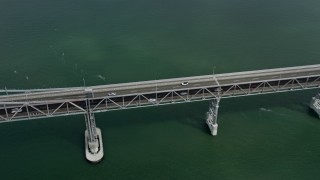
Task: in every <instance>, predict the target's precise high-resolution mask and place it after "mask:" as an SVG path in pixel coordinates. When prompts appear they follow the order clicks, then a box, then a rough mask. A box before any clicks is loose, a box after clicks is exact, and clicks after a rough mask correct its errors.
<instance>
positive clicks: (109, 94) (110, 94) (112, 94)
mask: <svg viewBox="0 0 320 180" xmlns="http://www.w3.org/2000/svg"><path fill="white" fill-rule="evenodd" d="M115 95H117V93H115V92H111V93H108V96H115Z"/></svg>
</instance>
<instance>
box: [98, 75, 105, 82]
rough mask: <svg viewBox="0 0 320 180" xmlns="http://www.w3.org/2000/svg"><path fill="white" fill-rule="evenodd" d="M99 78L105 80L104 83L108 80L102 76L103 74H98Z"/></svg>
mask: <svg viewBox="0 0 320 180" xmlns="http://www.w3.org/2000/svg"><path fill="white" fill-rule="evenodd" d="M97 77H98V78H99V79H101V80H103V81H105V80H106V77H104V76H102V75H101V74H98V75H97Z"/></svg>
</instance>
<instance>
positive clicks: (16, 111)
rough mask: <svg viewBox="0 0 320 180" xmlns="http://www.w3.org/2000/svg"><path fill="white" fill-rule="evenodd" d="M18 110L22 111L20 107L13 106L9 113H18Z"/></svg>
mask: <svg viewBox="0 0 320 180" xmlns="http://www.w3.org/2000/svg"><path fill="white" fill-rule="evenodd" d="M19 112H22V109H20V108H13V109H11V114H14V113H19Z"/></svg>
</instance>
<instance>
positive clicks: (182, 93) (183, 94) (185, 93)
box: [180, 92, 188, 96]
mask: <svg viewBox="0 0 320 180" xmlns="http://www.w3.org/2000/svg"><path fill="white" fill-rule="evenodd" d="M187 94H188V93H187V92H181V93H180V95H181V96H185V95H187Z"/></svg>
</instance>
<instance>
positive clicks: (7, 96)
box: [0, 64, 320, 162]
mask: <svg viewBox="0 0 320 180" xmlns="http://www.w3.org/2000/svg"><path fill="white" fill-rule="evenodd" d="M319 87H320V64H316V65H308V66H297V67H287V68H276V69H266V70H256V71H245V72H235V73H224V74H212V75H204V76H193V77H183V78H173V79H163V80H152V81H141V82H133V83H120V84H110V85H100V86H89V87H70V88H55V89H29V90H14V89H11V90H10V89H9V90H8V89H2V90H0V122H13V121H21V120H32V119H39V118H49V117H58V116H67V115H76V114H84V115H85V122H86V128H87V129H86V131H85V149H86V158H87V159H88V160H89V161H91V162H99V161H100V160H101V159H102V157H103V145H102V135H101V130H100V129H99V128H97V127H96V124H95V117H94V113H98V112H107V111H112V110H124V109H130V108H139V107H147V106H159V105H169V104H174V103H186V102H193V101H204V100H210V101H211V102H210V106H209V111H208V113H207V117H206V123H207V124H208V126H209V129H210V131H211V134H212V135H213V136H215V135H217V130H218V123H217V118H218V109H219V102H220V100H221V99H222V98H231V97H239V96H249V95H259V94H267V93H278V92H286V91H296V90H304V89H315V88H319ZM318 99H320V97H319V95H318V96H316V97H314V98H313V101H314V102H317V103H318V104H319V102H320V100H319V101H318ZM311 104H313V102H312V103H311ZM312 108H313V109H315V110H316V109H317V108H320V106H313V107H312ZM317 112H319V111H317Z"/></svg>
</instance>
